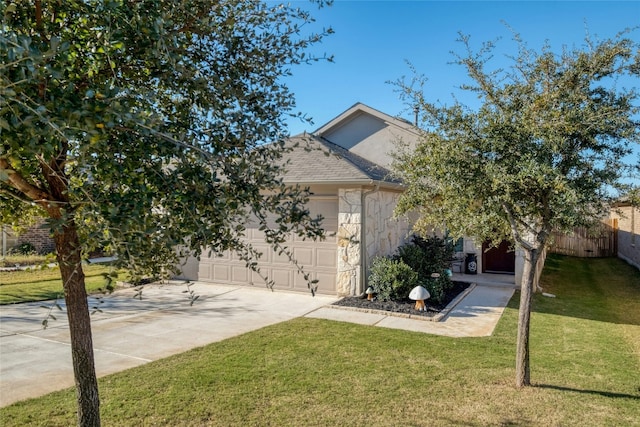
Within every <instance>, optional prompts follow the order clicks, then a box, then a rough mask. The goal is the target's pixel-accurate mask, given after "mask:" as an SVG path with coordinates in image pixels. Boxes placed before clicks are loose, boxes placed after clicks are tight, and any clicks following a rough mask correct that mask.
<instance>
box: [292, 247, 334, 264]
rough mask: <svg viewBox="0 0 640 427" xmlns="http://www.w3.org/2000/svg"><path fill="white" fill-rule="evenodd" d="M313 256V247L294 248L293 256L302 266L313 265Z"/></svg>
mask: <svg viewBox="0 0 640 427" xmlns="http://www.w3.org/2000/svg"><path fill="white" fill-rule="evenodd" d="M334 253H335V251H334ZM313 256H314V254H313V248H295V249H294V250H293V257H294V258H295V260H296V261H298V265H301V266H312V265H313Z"/></svg>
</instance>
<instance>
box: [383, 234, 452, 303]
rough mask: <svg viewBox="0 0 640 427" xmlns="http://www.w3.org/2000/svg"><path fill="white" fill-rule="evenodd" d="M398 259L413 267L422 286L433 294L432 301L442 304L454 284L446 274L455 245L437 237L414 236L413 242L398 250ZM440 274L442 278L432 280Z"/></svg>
mask: <svg viewBox="0 0 640 427" xmlns="http://www.w3.org/2000/svg"><path fill="white" fill-rule="evenodd" d="M395 258H396V259H398V260H401V261H403V262H404V263H405V264H407V265H408V266H409V267H411V268H412V269H413V270H414V271H415V272H416V273H418V275H419V278H420V282H421V283H420V284H421V285H422V286H424V287H425V288H426V289H427V290H428V291H429V294H431V297H430V299H431V300H432V301H434V302H435V303H436V304H440V303H441V302H442V301H443V299H444V296H445V294H446V292H447V291H448V290H449V289H451V287H452V286H453V284H452V283H451V279H450V278H449V276H447V274H446V273H445V270H447V269H448V268H449V267H450V264H451V259H452V258H453V244H452V243H451V242H448V241H446V240H444V239H441V238H439V237H437V236H431V237H427V238H426V239H425V238H422V237H419V236H413V239H412V242H411V243H408V244H406V245H403V246H401V247H399V248H398V254H397V255H396V256H395ZM433 273H438V274H439V275H440V277H438V278H432V277H431V274H433Z"/></svg>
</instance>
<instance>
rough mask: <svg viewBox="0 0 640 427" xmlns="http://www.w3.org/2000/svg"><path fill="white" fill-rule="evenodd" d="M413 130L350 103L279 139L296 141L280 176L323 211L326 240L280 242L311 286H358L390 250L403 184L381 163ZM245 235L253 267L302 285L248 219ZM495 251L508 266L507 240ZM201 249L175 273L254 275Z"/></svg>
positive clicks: (397, 234)
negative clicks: (254, 255)
mask: <svg viewBox="0 0 640 427" xmlns="http://www.w3.org/2000/svg"><path fill="white" fill-rule="evenodd" d="M418 137H419V134H418V132H417V131H416V128H415V127H414V126H413V124H411V123H410V122H407V121H405V120H402V119H398V118H396V117H392V116H390V115H387V114H385V113H382V112H380V111H378V110H375V109H373V108H371V107H368V106H366V105H364V104H361V103H357V104H355V105H353V106H352V107H350V108H349V109H347V110H346V111H345V112H343V113H342V114H340V115H339V116H337V117H335V118H334V119H333V120H331V121H329V122H328V123H327V124H325V125H323V126H321V127H320V128H319V129H318V130H316V131H315V132H313V133H312V134H309V135H307V134H305V135H298V136H296V137H293V138H292V139H291V140H290V141H288V142H287V144H295V143H296V142H301V143H300V144H299V146H298V147H297V148H295V149H294V151H293V152H291V153H289V154H288V155H287V160H289V162H290V163H289V164H288V165H287V171H286V174H285V176H284V179H285V182H287V183H291V184H300V185H303V186H308V187H310V189H311V191H312V193H313V196H312V198H311V200H310V203H309V210H310V211H311V213H312V214H322V216H323V217H324V221H323V226H324V228H325V230H326V235H327V238H326V240H324V241H319V242H314V241H304V240H301V239H299V238H297V237H292V238H291V240H290V241H289V242H288V243H287V246H288V247H289V248H290V249H291V250H292V251H293V254H294V258H295V259H296V260H297V261H298V263H299V264H300V265H302V266H304V269H305V272H307V273H310V277H311V278H312V279H317V280H318V292H320V293H325V294H333V295H336V294H337V295H359V294H361V293H362V292H364V290H365V283H366V277H367V276H368V270H369V267H370V265H371V262H372V260H373V259H374V258H375V257H376V256H385V255H391V254H393V253H394V252H395V251H396V249H397V248H398V247H399V246H401V245H402V244H404V243H405V242H406V241H407V239H408V238H409V237H410V235H411V226H410V224H409V223H408V222H407V221H404V220H396V219H394V218H393V210H394V208H395V206H396V204H397V202H398V198H399V197H400V195H401V194H402V191H403V186H402V183H401V182H400V181H398V180H397V179H396V178H394V177H392V176H391V173H390V171H389V167H390V165H391V163H392V156H391V153H393V152H394V151H396V150H397V148H398V144H399V143H400V141H401V142H403V143H407V144H415V143H416V142H417V140H418ZM247 238H248V239H249V240H250V241H251V243H252V244H253V245H254V246H255V247H256V248H258V249H260V250H261V251H262V252H263V254H264V255H263V258H261V259H260V261H259V264H260V268H261V270H262V273H263V274H266V276H267V277H269V278H270V279H272V280H274V281H275V284H276V285H275V287H276V288H277V289H288V290H301V291H302V290H305V291H306V290H307V283H306V281H305V280H304V279H303V277H302V276H301V275H299V274H297V270H296V268H295V266H293V265H292V264H291V263H290V262H289V260H288V259H287V258H286V256H284V255H282V256H279V255H277V254H276V253H274V252H273V251H271V250H269V248H268V245H267V244H266V243H264V241H263V239H262V235H261V233H260V231H259V230H257V229H255V228H254V229H252V228H250V227H248V233H247ZM461 243H462V244H461V248H460V250H461V251H463V252H474V253H476V254H478V267H479V270H478V271H480V272H483V271H485V270H483V265H485V264H486V263H487V262H486V261H487V260H485V258H484V256H481V255H480V254H481V253H484V252H483V251H482V248H481V247H480V248H479V247H477V246H476V245H475V244H474V242H473V241H472V240H470V239H464V241H463V242H461ZM495 251H497V253H496V254H494V255H495V256H494V257H493V258H490V259H489V267H491V269H490V271H499V272H506V273H510V274H513V273H514V271H515V261H514V260H515V255H514V254H513V252H508V248H507V247H504V248H501V249H500V250H499V251H498V250H495ZM487 253H488V254H491V251H489V252H487ZM205 255H206V254H205ZM205 255H203V257H202V258H201V260H200V261H197V260H195V259H189V260H187V262H186V264H185V265H184V266H183V267H182V269H183V273H182V276H181V277H183V278H187V279H190V280H199V281H211V282H216V283H228V284H234V285H242V284H251V283H256V284H258V283H261V281H262V280H261V279H260V278H259V276H257V275H256V274H255V273H253V272H251V271H250V270H248V269H247V268H246V267H245V263H244V261H240V260H239V259H237V258H235V257H234V256H233V254H231V253H226V254H224V255H223V256H222V257H218V256H216V255H213V256H212V257H206V256H205ZM503 258H507V261H508V262H507V263H506V266H505V265H503V264H504V263H502V264H500V262H497V261H501V260H502V259H503ZM492 259H495V260H497V261H492ZM492 262H493V263H494V264H491V263H492ZM498 264H500V265H498Z"/></svg>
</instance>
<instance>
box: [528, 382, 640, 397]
mask: <svg viewBox="0 0 640 427" xmlns="http://www.w3.org/2000/svg"><path fill="white" fill-rule="evenodd" d="M534 387H536V388H545V389H550V390H559V391H569V392H573V393H581V394H591V395H596V396H603V397H613V398H618V399H633V400H640V394H625V393H614V392H611V391H598V390H582V389H579V388H571V387H563V386H559V385H551V384H535V385H534ZM638 391H640V387H638Z"/></svg>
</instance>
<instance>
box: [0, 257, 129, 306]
mask: <svg viewBox="0 0 640 427" xmlns="http://www.w3.org/2000/svg"><path fill="white" fill-rule="evenodd" d="M82 271H83V272H84V274H85V287H86V289H87V292H88V293H95V292H97V291H98V290H99V289H100V288H104V287H105V285H106V279H105V277H104V274H110V273H111V272H112V271H113V268H112V267H110V266H109V265H106V264H93V265H83V266H82ZM123 277H124V276H123ZM120 280H123V279H120ZM63 296H64V291H63V289H62V279H61V278H60V270H59V269H58V267H57V266H55V267H46V266H45V267H38V268H36V269H32V270H19V271H0V305H2V304H13V303H19V302H29V301H43V300H49V299H58V298H62V297H63Z"/></svg>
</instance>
